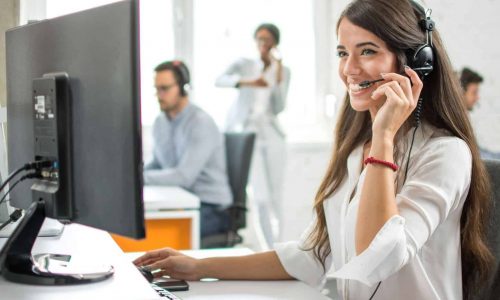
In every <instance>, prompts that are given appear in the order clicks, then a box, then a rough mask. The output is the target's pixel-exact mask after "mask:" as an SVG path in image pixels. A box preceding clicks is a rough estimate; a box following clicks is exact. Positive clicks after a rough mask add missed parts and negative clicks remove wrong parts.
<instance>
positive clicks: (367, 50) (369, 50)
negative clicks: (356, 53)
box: [361, 49, 377, 55]
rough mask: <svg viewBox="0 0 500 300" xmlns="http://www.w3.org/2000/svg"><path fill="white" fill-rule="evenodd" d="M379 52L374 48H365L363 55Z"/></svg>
mask: <svg viewBox="0 0 500 300" xmlns="http://www.w3.org/2000/svg"><path fill="white" fill-rule="evenodd" d="M375 53H377V52H376V51H373V50H372V49H363V50H362V51H361V55H373V54H375Z"/></svg>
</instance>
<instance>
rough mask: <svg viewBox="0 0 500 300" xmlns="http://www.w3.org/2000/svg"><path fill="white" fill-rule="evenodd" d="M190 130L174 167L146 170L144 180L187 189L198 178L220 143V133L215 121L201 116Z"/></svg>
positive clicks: (147, 182)
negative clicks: (200, 119) (183, 149)
mask: <svg viewBox="0 0 500 300" xmlns="http://www.w3.org/2000/svg"><path fill="white" fill-rule="evenodd" d="M202 120H203V121H202V122H198V123H197V124H196V126H194V127H193V128H192V130H191V133H190V135H189V137H188V141H187V144H188V146H187V147H186V151H185V152H184V154H183V155H182V157H181V159H180V161H179V164H178V165H177V167H175V168H170V169H160V170H146V171H144V182H145V183H146V184H151V185H173V186H180V187H182V188H185V189H188V188H190V187H191V186H192V185H193V183H194V182H195V181H196V179H197V178H198V175H199V174H200V173H201V171H202V170H203V168H204V167H205V165H206V164H207V162H208V160H209V159H210V157H211V156H212V154H213V153H214V151H215V150H216V148H217V147H218V146H219V145H221V144H222V134H221V133H220V132H219V130H218V128H217V126H216V125H215V123H213V122H210V120H208V119H206V117H203V118H202Z"/></svg>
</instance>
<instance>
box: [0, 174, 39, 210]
mask: <svg viewBox="0 0 500 300" xmlns="http://www.w3.org/2000/svg"><path fill="white" fill-rule="evenodd" d="M41 177H42V176H41V173H40V172H39V171H36V172H32V173H29V174H27V175H24V176H23V177H21V178H20V179H19V180H18V181H16V182H14V184H13V185H12V186H11V187H10V188H9V190H8V191H7V192H6V193H5V194H4V195H3V197H2V199H0V205H1V204H2V203H3V202H4V201H5V199H6V198H7V195H8V194H9V193H10V191H12V190H13V189H14V187H15V186H16V185H17V184H18V183H20V182H21V181H24V180H26V179H32V178H41Z"/></svg>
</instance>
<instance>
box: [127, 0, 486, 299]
mask: <svg viewBox="0 0 500 300" xmlns="http://www.w3.org/2000/svg"><path fill="white" fill-rule="evenodd" d="M438 25H439V24H438ZM337 36H338V44H337V54H338V56H339V60H340V63H339V69H338V72H339V77H340V78H341V80H342V81H343V82H344V84H345V86H346V87H347V89H348V92H347V94H346V97H345V98H344V102H343V106H342V108H341V110H340V116H339V119H338V121H337V128H336V131H335V146H334V148H333V153H332V159H331V161H330V165H329V167H328V170H327V172H326V174H325V177H324V179H323V182H322V184H321V186H320V187H319V190H318V193H317V194H316V199H315V202H314V210H315V218H314V220H313V222H312V223H311V225H310V226H309V228H307V229H306V231H305V232H304V234H303V236H302V238H301V239H300V240H299V241H297V242H288V243H283V244H278V245H276V248H275V250H273V251H268V252H264V253H258V254H253V255H248V256H242V257H224V258H207V259H201V260H197V259H194V258H191V257H187V256H185V255H182V254H181V253H179V252H177V251H175V250H172V249H162V250H157V251H152V252H150V253H147V254H146V255H144V256H143V257H141V258H139V259H137V260H136V261H135V263H136V264H138V265H151V268H153V269H160V270H161V271H160V272H159V273H158V275H157V276H159V275H162V274H168V275H170V276H172V277H175V278H188V279H191V280H193V279H199V278H205V277H211V278H220V279H253V280H258V279H260V280H263V279H268V280H270V279H274V280H277V279H290V278H296V279H299V280H302V281H304V282H306V283H308V284H310V285H311V286H315V287H318V288H321V287H322V286H323V284H324V283H325V281H326V274H327V273H329V272H330V274H331V275H332V276H333V277H335V278H337V291H338V293H339V295H340V296H341V299H344V300H346V299H350V300H385V299H391V300H392V299H394V300H399V299H400V300H423V299H425V300H444V299H453V300H455V299H456V300H458V299H472V296H474V295H477V294H478V293H479V288H480V287H481V286H484V285H487V284H488V279H489V274H490V270H492V268H493V267H494V264H495V263H494V260H493V256H492V254H491V251H490V250H489V249H488V247H487V245H486V238H485V230H486V224H487V223H488V220H489V219H488V209H489V208H490V188H489V181H488V174H487V172H486V169H485V166H484V164H483V163H482V161H481V158H480V156H479V149H478V146H477V143H476V139H475V137H474V134H473V131H472V128H471V125H470V123H469V118H468V116H467V112H466V109H465V105H464V102H463V95H462V91H461V88H460V85H459V82H458V79H457V78H456V76H455V74H454V72H453V69H452V67H451V63H450V61H449V59H448V55H447V54H446V51H445V48H444V45H443V42H442V41H441V38H440V36H439V34H438V32H437V31H436V30H435V28H434V23H433V22H432V20H431V18H430V15H429V12H428V11H427V12H426V11H425V10H424V9H423V8H422V7H421V6H420V5H418V4H417V3H415V2H413V1H409V0H355V1H353V2H352V3H350V4H349V5H348V6H347V8H346V9H345V10H344V11H343V12H342V14H341V16H340V19H339V21H338V23H337Z"/></svg>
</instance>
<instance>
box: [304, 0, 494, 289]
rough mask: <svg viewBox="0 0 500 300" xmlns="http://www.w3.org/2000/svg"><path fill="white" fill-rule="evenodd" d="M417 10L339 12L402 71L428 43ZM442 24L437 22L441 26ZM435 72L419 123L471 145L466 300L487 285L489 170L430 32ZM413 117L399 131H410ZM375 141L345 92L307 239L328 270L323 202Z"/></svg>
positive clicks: (384, 2) (396, 6) (374, 3)
mask: <svg viewBox="0 0 500 300" xmlns="http://www.w3.org/2000/svg"><path fill="white" fill-rule="evenodd" d="M423 17H424V16H422V14H421V12H420V11H419V9H416V7H414V6H413V5H412V4H411V3H410V2H409V1H402V0H355V1H353V2H352V3H351V4H350V5H348V6H347V8H346V9H345V10H344V11H343V13H342V14H341V16H340V18H339V21H338V23H337V31H338V27H339V24H340V21H341V20H342V19H343V18H347V19H348V20H349V21H350V22H351V23H353V24H355V25H356V26H359V27H362V28H363V29H365V30H368V31H370V32H372V33H373V34H375V35H377V36H378V37H379V38H380V39H382V40H383V41H384V42H385V43H386V44H387V45H388V47H389V49H390V50H391V51H392V52H393V53H395V55H396V57H397V60H398V64H399V65H398V68H399V69H400V72H401V73H402V72H403V66H404V65H405V64H407V55H408V54H410V53H413V52H414V51H415V50H416V49H417V48H418V47H419V46H420V45H422V44H424V43H425V41H426V35H425V32H424V31H423V30H422V29H421V28H420V27H419V25H418V22H419V21H420V20H422V19H423ZM437 25H438V26H439V24H437ZM432 38H433V48H434V70H433V71H432V72H431V74H429V75H428V76H427V77H426V78H425V79H424V87H423V90H422V93H421V96H422V97H423V99H424V100H423V103H422V114H421V119H422V120H423V121H425V122H427V123H429V124H431V125H433V126H435V127H437V128H443V129H446V130H448V131H449V132H450V133H451V134H452V135H453V136H456V137H458V138H460V139H462V140H463V141H465V142H466V143H467V145H468V146H469V149H470V151H471V154H472V174H471V183H470V189H469V193H468V195H467V199H466V201H465V204H464V207H463V211H462V216H461V222H460V229H461V250H462V252H461V253H462V282H463V295H464V299H468V298H469V297H470V296H471V295H473V293H474V292H475V291H476V290H477V288H478V287H479V285H480V283H482V282H487V279H488V278H489V274H490V272H491V266H492V261H493V255H492V254H491V252H490V250H489V249H488V247H487V245H486V242H485V230H486V226H487V222H488V210H489V205H490V194H489V193H490V185H489V181H488V176H487V173H486V169H485V167H484V165H483V163H482V161H481V158H480V156H479V150H478V146H477V143H476V139H475V137H474V133H473V130H472V127H471V125H470V122H469V118H468V116H467V112H466V109H465V106H464V101H463V94H462V91H461V88H460V84H459V81H458V78H457V77H456V76H455V74H454V72H453V69H452V66H451V63H450V60H449V58H448V55H447V54H446V51H445V49H444V46H443V43H442V41H441V38H440V36H439V33H438V31H436V30H434V31H433V32H432ZM412 120H413V118H409V119H408V120H407V121H406V123H405V124H404V125H403V126H402V128H401V129H400V132H398V135H397V136H396V139H398V138H399V137H401V135H402V134H401V132H403V131H405V130H407V129H408V128H410V127H411V122H412ZM370 138H371V119H370V115H369V113H368V112H356V111H354V110H353V109H352V108H351V106H350V103H349V95H348V94H346V96H345V99H344V102H343V105H342V109H341V110H340V115H339V119H338V121H337V126H336V129H335V145H334V151H333V155H332V158H331V160H330V164H329V167H328V169H327V172H326V175H325V176H324V178H323V181H322V183H321V185H320V187H319V190H318V192H317V194H316V198H315V202H314V210H315V212H316V217H317V218H316V223H315V226H314V228H313V231H312V232H311V233H310V235H309V237H308V239H307V243H306V245H307V247H306V248H307V249H308V250H313V253H314V255H315V257H316V259H317V260H318V261H319V262H321V264H322V265H323V268H325V261H326V258H327V256H328V255H329V254H330V253H331V247H330V243H329V238H328V231H327V228H326V217H325V211H324V209H323V203H324V201H325V200H326V199H327V198H329V197H330V196H331V195H332V194H333V193H334V192H335V191H336V190H337V188H338V187H339V186H340V184H341V183H342V181H343V180H344V178H345V177H346V174H347V158H348V156H349V154H350V153H351V152H352V151H353V150H354V148H355V147H357V146H359V145H361V144H362V143H364V142H366V141H368V140H369V139H370Z"/></svg>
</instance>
